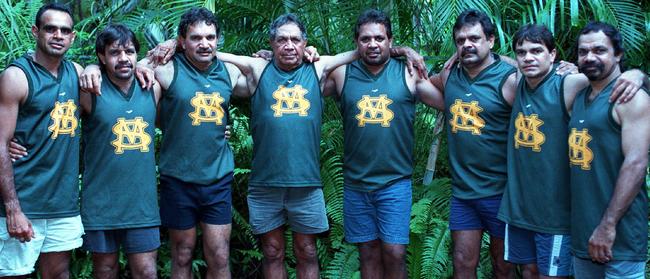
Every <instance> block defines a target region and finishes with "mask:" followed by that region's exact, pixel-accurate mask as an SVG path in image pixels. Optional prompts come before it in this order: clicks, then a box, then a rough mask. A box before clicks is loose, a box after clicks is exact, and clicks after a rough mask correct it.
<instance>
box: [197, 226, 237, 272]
mask: <svg viewBox="0 0 650 279" xmlns="http://www.w3.org/2000/svg"><path fill="white" fill-rule="evenodd" d="M201 228H202V229H203V255H204V256H205V260H206V262H207V263H208V273H207V278H210V279H216V278H225V279H229V278H230V266H229V261H230V231H231V229H232V226H231V224H227V225H211V224H205V223H201Z"/></svg>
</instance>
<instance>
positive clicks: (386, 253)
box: [382, 247, 406, 264]
mask: <svg viewBox="0 0 650 279" xmlns="http://www.w3.org/2000/svg"><path fill="white" fill-rule="evenodd" d="M382 257H383V258H384V263H391V264H403V263H405V260H406V249H405V248H387V247H384V249H383V251H382Z"/></svg>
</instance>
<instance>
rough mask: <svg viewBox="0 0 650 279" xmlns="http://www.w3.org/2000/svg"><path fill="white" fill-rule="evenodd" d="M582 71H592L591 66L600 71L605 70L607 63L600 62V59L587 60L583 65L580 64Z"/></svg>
mask: <svg viewBox="0 0 650 279" xmlns="http://www.w3.org/2000/svg"><path fill="white" fill-rule="evenodd" d="M578 68H579V70H580V72H584V71H590V70H589V68H596V70H598V71H603V69H604V68H605V65H603V63H600V62H598V61H591V62H585V63H583V64H581V65H579V66H578Z"/></svg>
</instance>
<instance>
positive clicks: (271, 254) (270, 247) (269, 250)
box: [262, 242, 284, 261]
mask: <svg viewBox="0 0 650 279" xmlns="http://www.w3.org/2000/svg"><path fill="white" fill-rule="evenodd" d="M262 252H263V253H264V258H265V259H266V260H267V261H284V245H282V244H281V243H279V242H270V243H264V244H262Z"/></svg>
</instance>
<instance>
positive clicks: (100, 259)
mask: <svg viewBox="0 0 650 279" xmlns="http://www.w3.org/2000/svg"><path fill="white" fill-rule="evenodd" d="M117 256H118V255H117V253H93V278H95V279H116V278H117V275H118V274H119V271H120V267H119V265H118V264H117Z"/></svg>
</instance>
